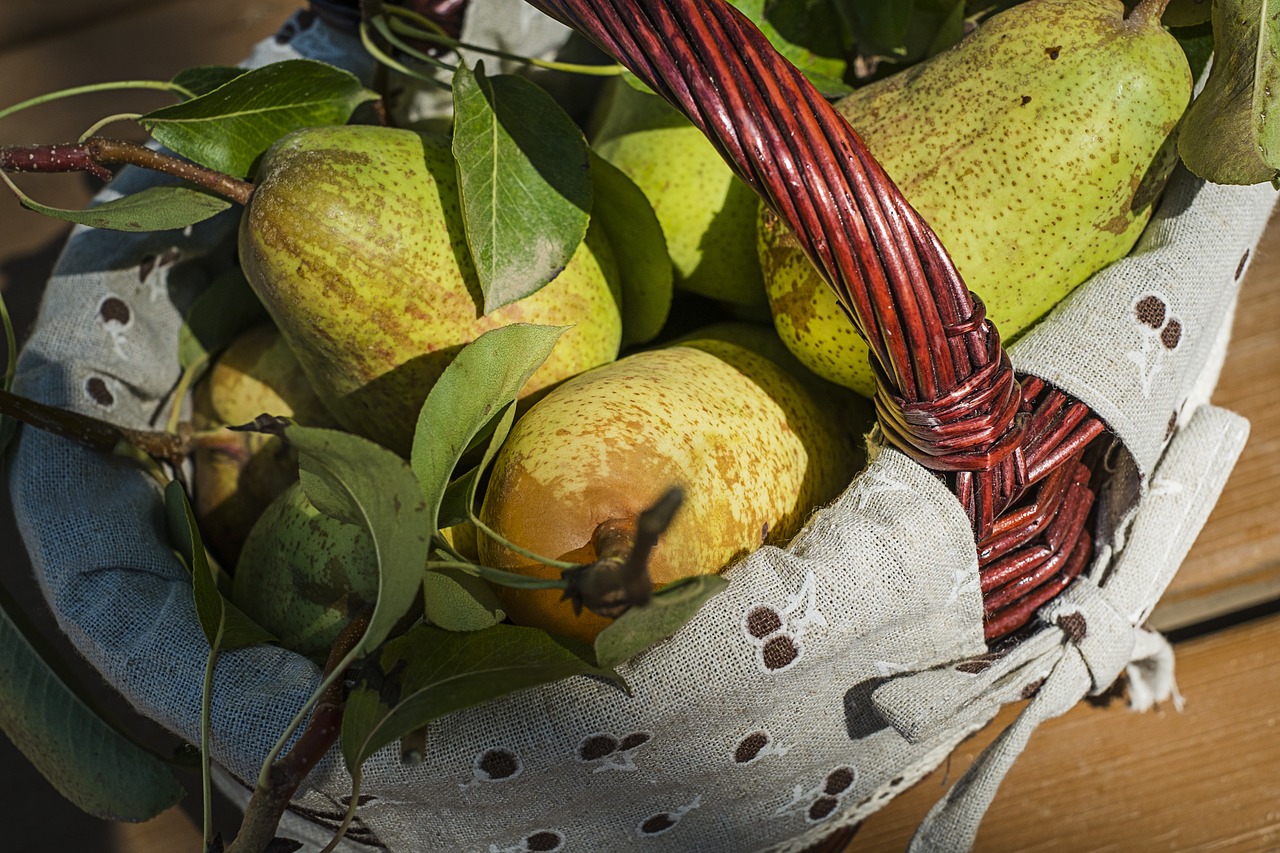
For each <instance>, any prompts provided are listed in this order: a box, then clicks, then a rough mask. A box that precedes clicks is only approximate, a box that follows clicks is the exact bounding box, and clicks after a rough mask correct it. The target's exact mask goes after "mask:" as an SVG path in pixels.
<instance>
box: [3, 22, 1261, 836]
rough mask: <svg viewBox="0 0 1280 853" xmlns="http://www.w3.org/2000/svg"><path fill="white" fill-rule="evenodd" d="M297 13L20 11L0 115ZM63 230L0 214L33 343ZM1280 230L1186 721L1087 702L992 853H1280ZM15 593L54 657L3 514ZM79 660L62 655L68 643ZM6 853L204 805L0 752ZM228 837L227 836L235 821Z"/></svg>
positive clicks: (1203, 607) (46, 113) (1188, 597)
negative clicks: (83, 797) (95, 804)
mask: <svg viewBox="0 0 1280 853" xmlns="http://www.w3.org/2000/svg"><path fill="white" fill-rule="evenodd" d="M297 5H298V4H297V2H295V0H259V2H250V0H234V2H224V3H205V2H201V0H74V2H73V1H72V0H64V2H62V3H49V2H47V0H5V11H6V14H5V16H4V18H5V24H4V27H5V28H4V29H2V30H0V80H2V81H4V84H5V85H4V87H3V90H4V91H3V95H2V96H0V101H2V103H0V106H2V105H7V104H9V103H13V102H16V101H18V100H21V99H23V98H26V97H28V96H31V95H36V94H40V93H43V92H47V91H51V90H53V89H57V88H61V87H65V86H71V85H78V84H83V83H88V82H94V81H98V80H115V79H138V78H159V79H163V78H167V77H169V76H171V75H172V74H173V73H174V72H175V71H177V70H179V69H181V68H184V67H186V66H189V65H193V64H197V63H230V62H235V61H236V60H238V59H239V58H240V57H241V56H242V54H243V53H244V52H245V48H246V47H247V46H248V45H250V44H251V43H252V42H253V41H255V40H256V39H258V38H262V37H265V36H267V35H268V34H270V33H271V32H272V31H274V29H275V28H276V26H277V25H278V24H279V23H280V22H281V21H283V20H284V19H285V18H286V17H287V16H288V14H289V13H290V11H292V10H293V9H294V8H295V7H296V6H297ZM163 102H164V101H163V99H162V98H160V97H158V96H156V95H154V94H151V93H146V92H130V93H125V94H113V95H106V96H94V97H93V98H82V99H75V100H72V101H63V102H60V103H58V104H53V105H49V106H46V107H42V108H40V109H39V110H38V111H33V112H30V113H28V114H25V115H23V116H22V117H20V118H17V119H8V120H0V141H5V142H35V141H62V140H66V139H70V138H74V136H76V135H78V134H79V133H80V132H81V131H82V130H83V129H84V128H85V127H87V126H88V124H90V123H91V122H92V121H93V120H94V119H95V118H97V117H99V116H102V115H107V114H110V113H114V112H119V111H123V110H137V109H139V108H141V109H146V108H149V107H151V106H155V105H159V104H160V103H163ZM27 185H28V187H29V189H30V191H31V192H33V193H36V194H37V195H38V198H39V199H40V200H41V201H43V202H45V203H48V204H54V205H60V206H67V207H71V206H79V205H83V204H84V202H85V201H86V200H87V199H88V197H89V196H90V195H91V193H92V191H93V189H94V187H92V186H91V184H90V182H89V181H87V180H84V179H81V178H77V177H54V178H39V179H36V180H34V181H28V182H27ZM65 231H66V229H65V227H64V226H62V225H61V224H60V223H56V222H53V221H52V220H47V219H44V218H43V217H39V216H37V215H35V214H31V213H29V212H26V211H22V210H20V209H18V207H17V206H16V205H15V204H11V203H8V202H3V201H0V290H3V292H4V295H5V298H6V299H7V300H9V302H10V305H11V308H12V309H13V311H14V315H15V318H16V321H17V324H18V328H19V329H20V330H24V329H26V328H29V326H30V323H31V322H32V321H33V318H34V316H35V304H36V298H37V296H38V284H39V282H41V281H43V280H44V277H45V276H47V274H48V269H49V267H50V266H51V264H52V261H53V259H54V257H55V255H56V252H57V250H58V247H59V245H60V244H61V241H62V239H63V238H64V236H65ZM1278 320H1280V224H1275V225H1273V226H1272V228H1271V230H1270V231H1269V232H1268V234H1267V236H1266V238H1265V239H1264V242H1263V244H1262V246H1261V247H1260V248H1259V251H1258V256H1257V259H1256V260H1255V262H1254V265H1253V267H1252V269H1251V270H1250V272H1249V275H1248V277H1247V279H1246V281H1245V283H1244V293H1243V296H1242V301H1241V304H1240V310H1239V314H1238V318H1237V325H1236V332H1235V336H1234V339H1233V343H1232V348H1231V352H1230V354H1229V356H1228V361H1227V366H1226V369H1225V372H1224V374H1223V378H1222V382H1221V384H1220V386H1219V389H1218V392H1217V394H1216V396H1215V402H1216V403H1218V404H1219V405H1223V406H1226V407H1228V408H1231V409H1234V410H1235V411H1238V412H1240V413H1242V414H1244V415H1246V416H1247V417H1248V418H1249V419H1250V420H1251V421H1252V424H1253V434H1252V437H1251V439H1250V442H1249V445H1248V447H1247V448H1246V450H1245V452H1244V456H1243V457H1242V459H1241V461H1240V464H1239V465H1238V466H1237V468H1236V471H1235V473H1234V474H1233V475H1232V477H1231V480H1230V482H1229V483H1228V484H1227V488H1226V492H1225V494H1224V496H1223V498H1222V500H1221V502H1220V503H1219V505H1218V507H1217V509H1216V510H1215V512H1214V513H1213V515H1212V517H1211V518H1210V520H1209V523H1208V525H1207V527H1206V528H1205V530H1204V532H1203V534H1202V535H1201V537H1200V539H1199V541H1198V542H1197V544H1196V546H1195V547H1194V548H1193V550H1192V552H1191V554H1190V556H1189V557H1188V559H1187V562H1186V564H1185V565H1184V567H1183V569H1182V570H1181V572H1180V573H1179V575H1178V576H1177V578H1176V579H1175V580H1174V582H1173V585H1172V586H1171V587H1170V589H1169V591H1168V593H1167V594H1166V596H1165V599H1164V601H1163V602H1162V604H1161V606H1160V607H1159V609H1158V610H1157V611H1156V613H1155V615H1154V616H1153V618H1152V622H1153V624H1154V625H1156V626H1157V627H1159V628H1161V629H1162V630H1170V631H1172V634H1171V636H1172V638H1173V639H1174V640H1175V641H1176V648H1177V651H1178V684H1179V687H1180V688H1181V691H1182V693H1183V695H1184V696H1185V697H1186V710H1185V712H1183V713H1177V712H1176V711H1174V710H1173V709H1172V708H1169V707H1162V708H1160V709H1158V710H1157V711H1155V712H1153V713H1149V714H1141V715H1139V714H1133V713H1130V712H1129V711H1127V710H1126V708H1125V707H1124V705H1123V703H1122V702H1113V703H1111V704H1110V705H1107V706H1099V705H1094V704H1088V703H1082V704H1081V705H1079V706H1077V707H1076V708H1075V709H1073V710H1072V711H1071V712H1069V713H1068V714H1066V715H1065V716H1064V717H1062V718H1060V719H1057V720H1054V721H1051V722H1049V723H1047V724H1045V725H1044V726H1043V727H1042V728H1041V729H1040V730H1039V731H1038V732H1037V733H1036V735H1035V736H1034V737H1033V738H1032V740H1031V743H1030V745H1029V747H1028V748H1027V751H1026V753H1025V754H1024V755H1023V757H1022V758H1021V759H1020V760H1019V762H1018V763H1017V765H1016V766H1015V767H1014V769H1013V771H1012V773H1011V774H1010V775H1009V778H1008V779H1007V780H1006V781H1005V783H1004V785H1003V787H1002V788H1001V791H1000V794H999V795H998V797H997V798H996V800H995V802H994V804H993V805H992V807H991V811H990V813H989V814H988V817H987V819H986V821H985V822H984V824H983V826H982V830H981V833H980V834H979V836H978V847H977V849H978V850H980V851H1013V850H1018V851H1023V850H1025V851H1044V852H1045V853H1049V851H1063V853H1066V851H1072V853H1074V851H1085V850H1094V851H1110V850H1114V851H1148V850H1202V851H1210V850H1212V851H1233V850H1239V851H1266V850H1277V849H1280V722H1278V720H1280V711H1278V710H1277V707H1278V705H1280V702H1278V700H1280V615H1277V609H1278V608H1277V604H1276V602H1277V599H1278V598H1280V512H1277V511H1276V507H1275V504H1276V501H1277V498H1278V497H1280V489H1277V486H1276V483H1278V482H1280V372H1278V371H1277V367H1278V366H1280V327H1278V326H1277V321H1278ZM0 502H3V503H4V504H5V505H6V508H5V509H4V510H3V512H2V513H0V516H2V520H0V546H3V550H2V553H3V554H4V555H5V558H4V560H3V562H0V580H3V582H4V583H5V584H6V585H7V586H10V587H13V588H15V590H16V592H17V593H18V594H19V596H20V597H21V599H22V600H23V601H24V602H25V603H26V605H27V606H28V608H29V609H30V611H31V612H32V614H33V615H34V616H35V617H36V618H37V619H38V620H40V621H41V623H42V624H43V625H44V626H45V629H46V631H47V633H48V635H49V636H50V637H51V638H52V639H53V640H54V641H55V642H58V637H57V636H56V631H55V630H54V629H53V628H51V627H49V623H50V619H49V617H48V614H47V612H45V608H44V605H43V602H42V601H41V600H40V599H39V596H38V593H37V592H36V591H35V590H34V588H33V585H32V584H31V582H30V579H29V574H30V569H29V566H28V565H27V564H26V563H25V560H23V559H22V558H21V557H20V554H21V548H20V545H19V544H18V543H17V539H16V531H15V530H14V528H13V524H12V521H11V519H10V513H9V511H8V510H7V494H5V495H4V496H3V497H2V498H0ZM63 648H65V644H63ZM1019 709H1020V706H1017V705H1015V706H1011V707H1009V708H1007V709H1006V710H1005V711H1004V712H1002V713H1001V715H1000V716H999V717H998V718H997V719H996V721H995V722H994V723H993V724H992V725H991V726H989V727H987V729H985V730H984V731H982V732H980V733H979V734H978V735H976V736H974V737H973V738H971V739H970V740H968V741H966V742H965V743H964V744H962V745H961V746H960V748H959V749H957V750H956V752H955V754H954V755H953V756H952V759H951V761H950V762H949V763H948V764H947V765H944V766H943V767H942V768H939V770H938V771H936V772H935V773H933V774H932V775H930V776H929V777H927V778H925V779H924V780H922V781H921V782H920V783H919V784H917V785H916V786H914V787H913V788H911V789H910V790H908V791H906V792H904V793H903V794H901V795H900V796H899V797H898V798H896V799H895V800H893V801H891V802H890V803H889V805H888V806H886V807H885V808H884V809H883V810H882V811H881V812H879V813H877V814H876V815H874V816H872V817H871V818H870V819H869V820H867V821H866V822H865V823H864V825H863V827H862V828H861V829H860V831H859V832H858V834H857V836H856V837H855V838H854V840H853V842H852V843H851V844H850V845H849V846H848V847H847V850H849V851H897V850H902V849H903V848H904V846H905V844H906V842H907V839H908V838H909V837H910V833H911V831H912V829H913V828H914V827H915V825H916V824H917V823H918V822H919V820H920V818H921V816H923V814H924V813H925V812H926V811H927V810H928V808H929V806H930V805H931V804H932V803H933V802H934V801H935V800H936V799H937V797H938V796H939V795H940V794H941V793H942V791H943V790H945V786H946V784H948V783H949V782H950V781H952V780H954V779H955V778H957V777H958V776H959V775H960V774H961V773H962V772H963V771H964V769H965V768H966V767H967V766H968V765H969V763H970V762H971V761H972V760H973V758H974V756H975V755H976V754H977V753H978V752H979V751H980V750H981V748H982V747H983V746H985V745H986V744H987V743H988V742H989V741H990V740H991V739H992V738H993V737H994V736H995V735H996V733H998V731H999V730H1000V729H1001V728H1003V726H1005V725H1007V724H1008V723H1009V722H1010V721H1011V720H1012V719H1013V717H1014V715H1016V713H1017V711H1018V710H1019ZM0 767H2V768H4V769H3V772H0V816H2V817H3V826H4V830H3V834H2V835H0V849H3V850H5V851H14V853H19V851H41V853H43V851H51V850H77V851H82V853H147V851H153V850H154V851H165V853H170V851H193V853H194V851H198V850H199V849H200V844H199V831H198V829H197V826H198V823H199V820H200V811H199V802H198V788H196V787H195V786H196V784H197V783H196V780H195V779H194V777H192V776H186V777H184V781H185V782H187V783H188V787H189V790H194V791H196V796H195V797H189V798H188V800H187V801H186V802H184V803H183V804H182V805H181V806H179V807H177V808H174V809H172V810H170V811H169V812H167V813H165V814H164V815H162V816H160V817H159V818H157V819H156V820H153V821H151V822H149V823H146V824H141V825H136V826H135V825H126V824H111V823H106V822H103V821H98V820H96V819H93V818H89V817H86V816H84V815H82V814H81V813H79V812H78V811H77V810H76V809H75V807H74V806H72V805H70V804H69V803H67V802H66V801H64V800H63V799H62V798H61V797H60V796H59V795H58V794H57V793H56V792H55V791H53V789H52V788H51V787H50V786H49V785H48V783H46V782H45V781H44V780H43V779H42V778H41V777H40V776H39V775H38V774H37V773H36V772H35V771H34V770H32V769H31V767H30V766H29V765H28V764H27V763H26V761H25V760H24V759H23V758H22V757H21V755H20V754H18V753H17V752H16V750H14V749H13V747H12V746H11V745H9V744H8V742H7V741H4V739H3V738H0ZM216 808H217V813H218V816H219V817H218V823H219V825H220V826H222V827H224V828H226V829H227V831H231V830H232V829H233V828H234V826H235V821H236V816H235V815H234V814H233V813H231V810H230V808H229V807H228V806H226V805H225V804H221V803H219V804H218V806H217V807H216Z"/></svg>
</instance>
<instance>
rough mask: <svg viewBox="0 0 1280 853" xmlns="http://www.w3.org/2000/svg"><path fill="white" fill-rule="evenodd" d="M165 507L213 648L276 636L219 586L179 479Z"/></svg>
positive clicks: (171, 535)
mask: <svg viewBox="0 0 1280 853" xmlns="http://www.w3.org/2000/svg"><path fill="white" fill-rule="evenodd" d="M164 508H165V516H166V518H167V521H168V530H169V538H170V540H171V541H172V543H173V546H174V549H175V550H177V552H178V556H180V557H181V558H182V561H183V563H184V564H185V565H186V567H187V570H188V571H190V572H191V585H192V589H193V592H194V595H195V603H196V617H197V619H199V621H200V629H201V630H202V631H204V636H205V639H206V640H208V641H209V649H210V650H211V651H212V652H213V653H214V654H218V653H220V652H224V651H230V650H232V649H241V648H246V647H248V646H258V645H262V644H263V643H269V642H271V641H272V640H274V639H275V638H274V637H273V636H272V635H271V632H270V631H268V630H266V629H265V628H263V627H261V626H260V625H258V623H256V622H254V621H253V620H252V619H250V618H249V617H248V616H246V615H245V614H244V612H243V611H241V610H240V608H238V607H236V606H235V605H234V604H232V603H231V602H230V601H227V599H226V598H225V597H224V596H223V595H222V593H221V592H220V591H219V590H218V586H217V584H216V583H215V582H214V578H213V569H212V567H211V566H210V565H209V558H208V556H207V555H206V554H205V550H204V543H203V542H202V541H201V539H200V531H199V528H198V527H197V526H196V518H195V514H194V513H193V512H192V510H191V503H190V502H189V501H188V500H187V495H186V492H184V491H183V489H182V485H181V484H180V483H178V482H177V481H176V480H170V481H169V483H168V484H167V485H166V486H165V490H164Z"/></svg>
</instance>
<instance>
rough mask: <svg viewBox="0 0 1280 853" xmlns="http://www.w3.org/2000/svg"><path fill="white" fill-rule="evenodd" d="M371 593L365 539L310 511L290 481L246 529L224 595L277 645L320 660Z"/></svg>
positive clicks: (371, 553) (370, 556)
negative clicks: (230, 585) (271, 636)
mask: <svg viewBox="0 0 1280 853" xmlns="http://www.w3.org/2000/svg"><path fill="white" fill-rule="evenodd" d="M377 595H378V559H377V553H376V552H375V550H374V545H373V539H372V538H371V537H370V536H369V534H368V533H367V532H365V531H364V530H363V529H362V528H360V527H357V526H356V525H354V524H347V523H346V522H343V521H338V520H337V519H335V518H332V517H330V516H327V515H325V514H324V513H322V512H320V511H319V510H318V509H316V508H315V506H313V505H312V503H311V501H309V500H307V495H306V493H305V492H304V491H303V489H302V485H301V484H300V483H298V482H296V481H295V482H294V483H293V484H292V485H290V486H288V487H287V488H286V489H285V490H284V491H283V492H281V493H280V495H279V496H278V497H277V498H276V499H275V500H274V501H272V502H271V504H270V505H269V506H268V507H267V509H266V511H264V512H263V514H262V516H261V518H259V519H258V522H257V524H255V525H254V526H253V529H252V530H251V531H250V532H249V537H248V538H247V539H246V540H245V543H244V548H243V550H242V551H241V553H240V561H239V562H238V563H237V564H236V571H235V575H234V576H233V579H232V587H231V600H232V601H233V602H234V603H235V604H236V605H237V606H238V607H239V608H240V609H241V610H243V611H244V612H245V614H246V615H247V616H249V618H251V619H253V620H254V621H255V622H257V623H258V624H259V625H261V626H262V627H264V628H266V629H267V630H269V631H271V632H272V633H273V634H275V635H276V637H277V638H278V639H279V640H280V644H281V645H283V646H284V647H285V648H288V649H293V650H294V651H296V652H298V653H300V654H303V655H307V656H308V657H321V658H322V657H324V655H325V654H326V653H327V652H328V651H329V647H330V646H332V645H333V643H334V641H335V640H336V639H337V637H338V634H339V633H341V631H342V629H343V628H344V627H345V626H346V624H347V623H348V622H350V621H351V618H352V617H353V616H354V615H355V614H356V613H358V612H359V611H360V610H362V609H363V608H364V607H366V606H368V605H371V604H373V602H374V601H375V600H376V599H377Z"/></svg>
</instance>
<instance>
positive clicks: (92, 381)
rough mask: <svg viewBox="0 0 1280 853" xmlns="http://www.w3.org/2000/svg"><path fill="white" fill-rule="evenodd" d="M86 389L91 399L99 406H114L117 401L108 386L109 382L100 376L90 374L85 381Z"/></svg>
mask: <svg viewBox="0 0 1280 853" xmlns="http://www.w3.org/2000/svg"><path fill="white" fill-rule="evenodd" d="M84 390H85V392H86V393H87V394H88V395H89V399H91V400H93V402H95V403H97V404H98V405H99V406H114V405H115V403H116V398H115V396H114V395H113V394H112V393H111V389H109V388H107V383H106V382H105V381H104V380H103V379H102V378H101V377H99V376H90V377H89V380H88V381H87V382H85V383H84Z"/></svg>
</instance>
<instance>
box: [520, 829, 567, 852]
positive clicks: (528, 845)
mask: <svg viewBox="0 0 1280 853" xmlns="http://www.w3.org/2000/svg"><path fill="white" fill-rule="evenodd" d="M563 844H564V836H563V835H561V834H560V833H558V832H552V831H550V830H543V831H542V832H535V833H534V834H533V835H530V836H529V837H528V838H526V839H525V840H524V849H525V850H528V851H529V853H554V851H556V850H559V849H560V847H561V845H563Z"/></svg>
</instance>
